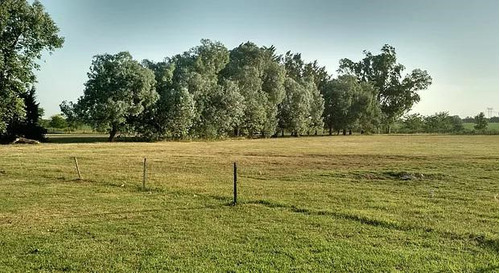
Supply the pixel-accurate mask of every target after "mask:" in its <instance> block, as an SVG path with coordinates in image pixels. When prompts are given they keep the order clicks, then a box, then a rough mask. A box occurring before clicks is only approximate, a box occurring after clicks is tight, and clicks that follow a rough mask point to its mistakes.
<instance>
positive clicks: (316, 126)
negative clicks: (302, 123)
mask: <svg viewBox="0 0 500 273" xmlns="http://www.w3.org/2000/svg"><path fill="white" fill-rule="evenodd" d="M305 88H306V92H307V93H309V94H310V95H311V101H310V103H309V117H310V120H309V125H308V131H309V130H310V131H311V132H313V133H314V134H315V135H317V134H318V131H322V130H323V128H324V125H325V124H324V122H323V112H324V111H325V100H324V99H323V95H322V94H321V93H320V91H319V90H318V88H317V87H316V84H315V83H314V82H313V81H310V80H309V81H306V82H305Z"/></svg>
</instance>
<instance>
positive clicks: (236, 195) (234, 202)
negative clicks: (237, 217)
mask: <svg viewBox="0 0 500 273" xmlns="http://www.w3.org/2000/svg"><path fill="white" fill-rule="evenodd" d="M233 166H234V167H233V169H234V189H233V205H236V201H237V199H238V187H237V184H238V167H237V166H236V162H234V165H233Z"/></svg>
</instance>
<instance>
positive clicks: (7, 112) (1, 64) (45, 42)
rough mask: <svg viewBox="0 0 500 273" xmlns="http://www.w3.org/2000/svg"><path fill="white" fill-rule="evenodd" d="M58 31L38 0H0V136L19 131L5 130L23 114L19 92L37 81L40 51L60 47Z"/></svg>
mask: <svg viewBox="0 0 500 273" xmlns="http://www.w3.org/2000/svg"><path fill="white" fill-rule="evenodd" d="M58 33H59V29H58V28H57V26H56V24H55V23H54V21H53V20H52V19H51V18H50V16H49V14H48V13H46V12H45V10H44V7H43V5H42V4H41V3H40V2H39V1H34V2H33V3H32V4H30V3H29V2H28V1H26V0H2V1H0V41H1V42H0V138H1V137H2V136H5V135H16V134H18V133H19V132H7V131H6V130H7V128H8V125H9V124H10V123H12V122H15V121H19V120H21V121H22V120H24V119H25V118H26V116H25V114H26V113H25V112H24V110H25V105H24V101H23V98H22V96H23V95H25V94H26V93H27V92H28V90H29V89H30V87H31V86H32V85H33V83H35V81H36V78H35V74H34V72H33V71H34V70H37V69H39V68H40V65H39V64H38V63H37V62H36V61H37V60H38V59H40V58H41V56H42V52H43V51H44V50H46V51H49V52H52V51H54V50H55V49H56V48H60V47H62V45H63V42H64V39H63V38H62V37H60V36H59V35H58ZM14 127H15V126H14ZM11 128H12V127H11Z"/></svg>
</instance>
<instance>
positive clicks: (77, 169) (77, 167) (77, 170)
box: [73, 156, 82, 180]
mask: <svg viewBox="0 0 500 273" xmlns="http://www.w3.org/2000/svg"><path fill="white" fill-rule="evenodd" d="M73 159H74V160H75V166H76V172H77V173H78V180H82V174H81V173H80V167H79V166H78V159H76V156H75V157H73Z"/></svg>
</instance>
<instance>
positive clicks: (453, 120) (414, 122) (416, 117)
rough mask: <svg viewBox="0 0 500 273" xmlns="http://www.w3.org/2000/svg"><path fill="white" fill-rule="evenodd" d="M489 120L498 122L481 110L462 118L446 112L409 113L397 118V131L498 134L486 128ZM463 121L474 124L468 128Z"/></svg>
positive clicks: (495, 118)
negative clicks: (429, 113) (424, 114)
mask: <svg viewBox="0 0 500 273" xmlns="http://www.w3.org/2000/svg"><path fill="white" fill-rule="evenodd" d="M489 122H491V123H498V117H492V118H489V119H488V118H486V116H485V115H484V113H483V112H481V113H479V114H477V115H476V116H474V117H472V118H471V117H466V118H464V119H461V118H460V117H459V116H450V115H449V114H448V112H439V113H436V114H434V115H428V116H423V115H421V114H411V115H407V116H405V117H404V118H401V119H400V120H399V122H398V125H399V126H398V127H399V128H398V129H397V131H398V132H399V133H441V134H443V133H447V134H471V133H480V134H498V130H491V129H488V123H489ZM464 123H473V124H474V126H473V128H470V129H469V128H465V126H464Z"/></svg>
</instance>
